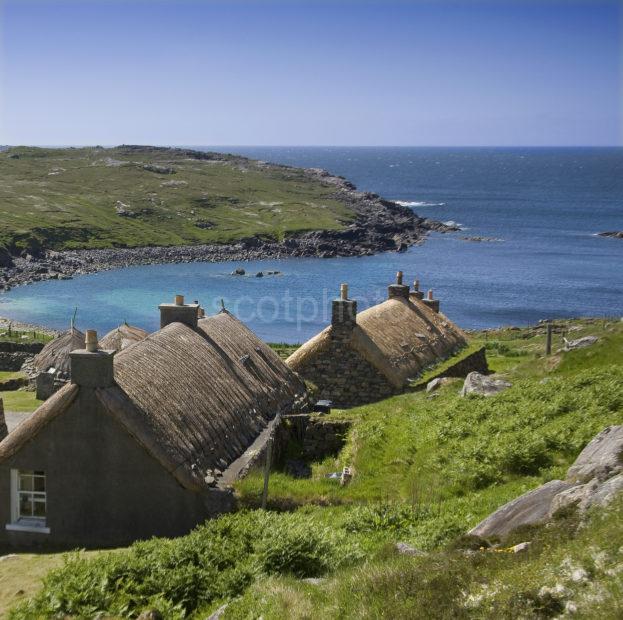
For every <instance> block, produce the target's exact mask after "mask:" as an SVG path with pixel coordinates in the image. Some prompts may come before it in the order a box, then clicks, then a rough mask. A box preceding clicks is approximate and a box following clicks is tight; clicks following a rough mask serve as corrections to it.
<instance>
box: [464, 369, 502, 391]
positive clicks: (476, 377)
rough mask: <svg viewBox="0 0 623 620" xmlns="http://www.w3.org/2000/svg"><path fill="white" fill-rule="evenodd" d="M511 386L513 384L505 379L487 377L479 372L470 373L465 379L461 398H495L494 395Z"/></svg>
mask: <svg viewBox="0 0 623 620" xmlns="http://www.w3.org/2000/svg"><path fill="white" fill-rule="evenodd" d="M511 385H512V384H511V383H509V382H508V381H504V380H503V379H496V378H495V377H487V376H486V375H483V374H481V373H479V372H470V373H469V374H468V375H467V377H465V383H463V389H462V390H461V396H467V395H468V394H479V395H481V396H493V395H494V394H497V393H499V392H501V391H503V390H505V389H506V388H509V387H511Z"/></svg>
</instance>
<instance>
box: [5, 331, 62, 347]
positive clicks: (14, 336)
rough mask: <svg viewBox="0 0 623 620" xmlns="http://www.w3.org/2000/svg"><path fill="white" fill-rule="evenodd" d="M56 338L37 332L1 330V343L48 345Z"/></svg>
mask: <svg viewBox="0 0 623 620" xmlns="http://www.w3.org/2000/svg"><path fill="white" fill-rule="evenodd" d="M53 338H54V336H51V335H49V334H44V333H42V332H38V331H36V330H15V329H14V328H11V329H9V328H7V329H0V342H16V343H27V344H30V343H35V342H41V343H44V344H45V343H46V342H49V341H50V340H52V339H53Z"/></svg>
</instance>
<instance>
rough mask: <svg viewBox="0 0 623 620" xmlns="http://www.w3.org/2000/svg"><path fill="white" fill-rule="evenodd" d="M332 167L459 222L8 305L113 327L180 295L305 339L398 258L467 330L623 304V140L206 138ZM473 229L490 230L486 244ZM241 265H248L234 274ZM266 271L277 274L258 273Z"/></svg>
mask: <svg viewBox="0 0 623 620" xmlns="http://www.w3.org/2000/svg"><path fill="white" fill-rule="evenodd" d="M195 148H201V149H204V150H218V151H224V152H231V153H238V154H241V155H246V156H249V157H252V158H256V159H261V160H265V161H269V162H277V163H282V164H289V165H293V166H304V167H318V168H325V169H327V170H329V171H330V172H332V173H334V174H339V175H342V176H344V177H346V178H347V179H349V180H350V181H352V182H353V183H355V185H357V187H358V188H359V189H361V190H368V191H373V192H376V193H378V194H380V195H381V196H383V197H385V198H389V199H393V200H396V201H398V202H400V203H401V204H403V205H405V206H407V207H410V208H412V209H413V210H414V211H415V212H416V213H418V214H419V215H421V216H424V217H429V218H432V219H436V220H440V221H443V222H454V223H456V224H457V225H458V226H460V227H461V231H460V232H458V233H453V234H432V235H431V236H430V237H429V238H428V240H427V241H426V242H425V243H423V244H422V245H419V246H415V247H412V248H410V249H409V250H408V251H407V252H404V253H395V252H390V253H383V254H378V255H376V256H367V257H356V258H333V259H317V258H304V259H284V260H264V261H252V262H247V263H244V262H242V263H241V262H229V263H194V264H183V265H179V264H175V265H150V266H143V267H130V268H125V269H118V270H114V271H108V272H103V273H98V274H92V275H86V276H81V277H76V278H75V279H73V280H66V281H47V282H39V283H35V284H32V285H28V286H22V287H18V288H15V289H13V290H11V291H9V292H8V293H5V294H1V295H0V316H8V317H11V318H14V319H16V320H20V321H25V322H31V323H37V324H43V325H46V326H49V327H54V328H58V329H63V328H66V327H67V326H68V325H69V322H70V319H71V317H72V315H73V314H74V311H75V309H76V308H77V324H78V326H79V327H80V328H83V329H87V328H89V329H91V328H92V329H97V330H98V331H99V332H100V333H104V332H106V331H108V330H109V329H112V328H113V327H115V326H117V325H119V324H120V323H121V322H123V321H127V322H128V323H131V324H134V325H138V326H141V327H144V328H146V329H148V330H154V329H157V328H158V310H157V306H158V304H159V303H162V302H170V301H172V300H173V296H174V295H175V294H177V293H180V294H184V295H185V296H186V299H187V300H190V301H194V300H199V301H200V302H201V303H202V304H203V305H204V307H205V308H206V309H207V311H208V313H211V312H217V311H218V310H219V309H220V308H222V307H225V308H227V309H228V310H230V311H231V312H234V313H235V314H236V315H237V316H239V317H240V318H241V319H242V320H243V321H245V322H246V323H247V324H248V325H249V326H250V327H251V328H252V329H253V330H255V331H256V332H257V333H258V334H259V335H260V336H261V337H262V338H264V339H265V340H268V341H270V342H290V343H295V342H302V341H304V340H306V339H307V338H309V337H310V336H312V335H313V334H315V333H317V332H318V331H319V330H320V329H322V328H323V327H324V326H325V325H326V324H327V322H328V321H329V319H330V302H331V299H332V298H334V297H336V296H337V294H338V291H339V286H340V284H341V283H348V285H349V290H350V296H351V297H352V298H355V299H357V300H358V301H359V304H358V305H359V308H360V309H363V308H365V307H367V306H369V305H372V304H374V303H378V302H379V301H381V300H382V299H384V298H385V295H386V287H387V285H388V284H390V283H391V282H392V281H393V280H394V277H395V274H396V272H397V271H398V270H401V271H403V272H404V277H405V281H406V282H412V281H413V280H414V279H416V278H417V279H418V280H419V281H420V287H421V289H422V290H425V291H427V290H429V289H431V290H432V291H433V294H434V297H435V298H438V299H440V300H441V309H442V312H444V313H445V314H446V315H447V316H448V317H449V318H450V319H451V320H453V321H455V322H456V323H458V324H459V325H460V326H462V327H464V328H469V329H482V328H492V327H496V326H502V325H528V324H534V323H536V322H538V321H539V320H542V319H548V318H556V317H579V316H609V317H617V318H619V319H620V317H621V315H622V313H623V303H622V302H623V240H621V239H613V238H604V237H599V236H597V233H599V232H603V231H612V230H623V148H419V147H418V148H411V147H400V148H395V147H382V148H381V147H349V148H344V147H326V148H325V147H236V148H234V147H195ZM466 237H485V238H488V239H490V240H489V241H482V242H476V241H471V240H467V239H465V238H466ZM238 267H242V268H244V269H245V270H246V272H247V275H246V276H232V275H230V274H231V272H232V271H233V270H234V269H236V268H238ZM259 271H262V272H266V271H278V272H279V274H277V275H270V276H265V277H262V278H259V277H256V276H255V274H256V273H257V272H259Z"/></svg>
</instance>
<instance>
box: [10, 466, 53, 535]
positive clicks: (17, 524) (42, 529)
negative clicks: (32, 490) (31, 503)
mask: <svg viewBox="0 0 623 620" xmlns="http://www.w3.org/2000/svg"><path fill="white" fill-rule="evenodd" d="M21 471H26V470H21ZM28 471H30V470H28ZM33 471H39V470H33ZM19 473H20V470H19V469H11V523H7V524H6V529H7V530H9V531H15V532H36V533H38V534H49V533H50V528H49V527H47V521H46V518H42V517H20V514H19V494H20V491H19ZM44 475H45V474H44ZM37 493H38V494H43V495H45V500H46V512H47V499H48V498H47V486H46V491H39V492H37Z"/></svg>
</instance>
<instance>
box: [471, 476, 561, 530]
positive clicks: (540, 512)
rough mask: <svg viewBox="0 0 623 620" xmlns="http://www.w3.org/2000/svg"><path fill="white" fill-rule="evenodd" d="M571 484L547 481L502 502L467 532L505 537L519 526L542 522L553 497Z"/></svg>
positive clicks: (547, 514)
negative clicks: (509, 500)
mask: <svg viewBox="0 0 623 620" xmlns="http://www.w3.org/2000/svg"><path fill="white" fill-rule="evenodd" d="M572 486H573V485H572V484H571V483H570V482H564V481H563V480H552V481H550V482H547V483H546V484H544V485H542V486H540V487H538V488H537V489H533V490H532V491H528V493H524V494H523V495H521V496H519V497H517V498H516V499H514V500H512V501H511V502H508V504H504V506H502V507H501V508H498V509H497V510H496V511H495V512H494V513H493V514H491V515H489V516H488V517H487V518H486V519H485V520H484V521H481V522H480V523H479V524H478V525H477V526H476V527H475V528H473V529H471V530H470V531H469V534H470V535H472V536H479V537H480V538H505V537H506V536H507V535H508V534H510V533H511V532H512V531H513V530H515V529H517V528H518V527H520V526H523V525H538V524H540V523H544V522H545V521H546V520H547V519H548V517H549V508H550V505H551V504H552V501H553V500H554V498H555V497H556V496H557V495H558V494H559V493H562V492H564V491H566V490H568V489H570V488H571V487H572Z"/></svg>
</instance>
